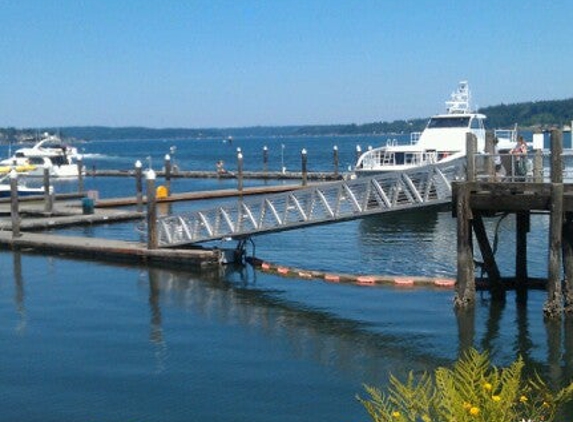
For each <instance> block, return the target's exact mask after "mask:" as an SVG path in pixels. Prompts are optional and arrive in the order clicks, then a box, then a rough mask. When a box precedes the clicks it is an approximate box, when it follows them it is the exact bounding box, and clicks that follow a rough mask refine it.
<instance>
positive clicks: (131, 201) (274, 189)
mask: <svg viewBox="0 0 573 422" xmlns="http://www.w3.org/2000/svg"><path fill="white" fill-rule="evenodd" d="M302 187H303V186H301V185H274V186H257V187H251V188H244V189H242V190H240V191H239V190H238V189H217V190H210V191H197V192H182V193H171V194H169V195H168V196H166V197H161V198H160V197H157V198H155V200H156V201H157V202H177V201H196V200H202V199H220V198H230V197H234V196H248V195H265V194H271V193H281V192H289V191H292V190H295V189H300V188H302ZM142 200H143V203H145V202H146V201H147V199H146V197H145V196H144V197H143V198H142ZM136 204H137V198H136V197H131V196H130V197H124V198H109V199H98V200H96V201H95V203H94V205H95V207H96V208H112V207H122V206H129V205H136Z"/></svg>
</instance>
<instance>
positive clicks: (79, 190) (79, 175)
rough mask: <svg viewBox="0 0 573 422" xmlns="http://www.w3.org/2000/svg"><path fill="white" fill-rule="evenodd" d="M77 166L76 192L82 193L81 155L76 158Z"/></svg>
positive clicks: (82, 164) (82, 163) (82, 167)
mask: <svg viewBox="0 0 573 422" xmlns="http://www.w3.org/2000/svg"><path fill="white" fill-rule="evenodd" d="M76 160H77V162H76V164H77V166H78V193H84V171H83V170H84V160H83V157H82V156H81V155H78V156H77V158H76Z"/></svg>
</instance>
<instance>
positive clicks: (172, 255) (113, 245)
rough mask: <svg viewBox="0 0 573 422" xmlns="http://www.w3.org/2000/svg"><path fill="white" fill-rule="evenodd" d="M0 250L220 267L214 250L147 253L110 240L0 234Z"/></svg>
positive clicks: (144, 248)
mask: <svg viewBox="0 0 573 422" xmlns="http://www.w3.org/2000/svg"><path fill="white" fill-rule="evenodd" d="M0 247H2V248H5V249H19V250H25V251H27V252H32V253H49V254H52V255H65V256H71V257H78V258H84V259H86V258H87V259H94V258H95V257H97V259H98V260H107V261H113V262H131V263H141V264H169V265H170V266H176V267H186V268H194V269H207V268H215V267H218V266H219V265H220V261H221V258H222V256H221V251H219V250H216V249H212V250H209V249H169V250H162V249H148V248H147V245H146V244H144V243H140V242H126V241H121V240H113V239H102V238H87V237H72V236H59V235H54V234H43V233H28V232H26V233H21V235H20V236H18V237H12V233H11V232H6V231H0Z"/></svg>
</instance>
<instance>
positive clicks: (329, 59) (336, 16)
mask: <svg viewBox="0 0 573 422" xmlns="http://www.w3.org/2000/svg"><path fill="white" fill-rule="evenodd" d="M572 47H573V7H571V5H570V2H569V1H565V0H552V1H547V0H544V1H530V0H520V1H514V0H503V1H490V0H472V1H466V0H457V1H450V0H444V1H440V0H434V1H426V0H378V1H374V0H372V1H371V0H329V1H326V0H325V1H323V0H300V1H299V0H261V1H250V0H249V1H248V0H234V1H233V0H229V1H227V0H205V1H199V0H197V1H193V0H179V1H175V0H157V1H151V0H54V1H51V0H34V1H33V0H9V1H8V0H0V53H1V56H0V57H1V64H0V66H1V67H0V127H6V126H14V127H39V126H60V127H63V126H70V125H109V126H147V127H190V128H206V127H240V126H256V125H262V126H267V125H298V124H335V123H357V124H360V123H367V122H374V121H391V120H395V119H402V118H404V119H407V118H416V117H427V116H429V115H431V114H433V113H436V112H441V111H443V110H444V101H445V100H446V99H447V97H448V96H449V94H450V93H451V92H452V91H453V90H454V89H455V88H456V86H457V83H458V81H460V80H468V81H469V83H470V88H471V90H472V94H473V99H474V103H475V104H476V105H477V106H488V105H496V104H501V103H506V104H507V103H514V102H520V101H529V100H550V99H564V98H571V97H573V76H572V75H573V48H572Z"/></svg>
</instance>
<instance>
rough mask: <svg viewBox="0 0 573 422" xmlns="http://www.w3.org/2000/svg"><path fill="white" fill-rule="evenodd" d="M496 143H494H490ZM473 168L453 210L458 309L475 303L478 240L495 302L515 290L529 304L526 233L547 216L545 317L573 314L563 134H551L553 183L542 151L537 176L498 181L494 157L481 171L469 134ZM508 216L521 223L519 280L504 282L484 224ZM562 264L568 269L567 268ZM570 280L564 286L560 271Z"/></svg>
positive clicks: (571, 195)
mask: <svg viewBox="0 0 573 422" xmlns="http://www.w3.org/2000/svg"><path fill="white" fill-rule="evenodd" d="M488 141H489V142H491V138H490V139H488ZM467 151H468V154H467V156H468V165H467V176H466V181H464V182H455V183H454V184H453V186H452V188H453V189H452V210H453V215H454V217H456V218H457V281H456V298H455V306H456V307H457V308H467V307H470V306H473V304H474V302H475V293H476V285H475V279H476V277H475V262H474V253H473V235H474V234H475V239H476V241H477V245H478V246H479V249H480V252H481V256H482V258H483V261H484V262H483V270H484V272H485V273H487V278H488V282H489V289H490V291H491V294H492V299H493V300H497V301H503V300H505V292H506V290H507V289H508V288H510V286H511V287H514V288H515V289H516V291H517V300H518V301H521V302H524V301H526V300H527V287H528V283H530V281H531V280H529V278H528V272H527V233H528V231H529V226H530V218H531V214H532V213H546V214H547V215H548V218H549V222H550V223H549V235H548V239H549V257H548V268H547V274H548V276H547V280H546V283H545V286H546V290H547V294H548V297H547V301H546V303H545V305H544V309H543V311H544V314H545V315H546V316H547V317H549V318H556V317H559V316H560V315H561V314H562V313H563V312H566V313H569V314H571V313H573V184H571V183H563V163H562V134H561V132H560V131H557V130H554V131H553V132H552V133H551V166H550V173H551V174H550V179H549V181H547V180H544V178H543V174H542V160H541V159H539V157H541V154H540V151H536V154H535V156H536V159H535V165H534V169H533V174H532V175H529V176H524V177H523V178H521V179H519V178H514V177H513V176H511V175H509V176H508V177H507V178H506V179H509V181H507V180H506V179H502V180H496V175H495V174H494V170H493V168H494V166H493V159H494V155H490V156H489V157H488V156H486V159H485V162H484V163H482V164H483V165H482V166H481V167H480V166H478V164H477V163H476V160H474V158H475V157H476V156H477V155H476V154H475V152H476V147H475V138H473V136H472V135H470V134H468V142H467ZM504 213H507V214H513V215H514V216H515V221H516V233H515V239H516V251H515V278H514V279H513V280H512V283H511V284H510V283H507V280H502V278H501V276H500V271H499V268H498V265H497V262H496V260H495V256H494V253H493V247H492V244H491V243H490V242H489V239H488V237H487V233H486V230H485V225H484V219H485V218H488V217H493V216H496V215H502V214H504ZM562 264H563V265H562ZM562 268H563V269H564V273H565V280H564V281H563V282H562V279H561V269H562Z"/></svg>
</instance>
